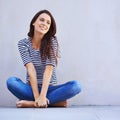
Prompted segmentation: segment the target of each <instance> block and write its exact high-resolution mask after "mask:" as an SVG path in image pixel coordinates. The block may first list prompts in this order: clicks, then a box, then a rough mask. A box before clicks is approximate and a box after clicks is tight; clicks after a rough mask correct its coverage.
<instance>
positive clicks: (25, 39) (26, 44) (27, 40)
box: [18, 38, 30, 46]
mask: <svg viewBox="0 0 120 120" xmlns="http://www.w3.org/2000/svg"><path fill="white" fill-rule="evenodd" d="M29 41H30V40H29V38H24V39H21V40H19V41H18V46H21V45H22V46H28V45H29Z"/></svg>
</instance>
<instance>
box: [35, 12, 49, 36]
mask: <svg viewBox="0 0 120 120" xmlns="http://www.w3.org/2000/svg"><path fill="white" fill-rule="evenodd" d="M50 25H51V18H50V16H49V15H48V14H46V13H42V14H40V15H39V16H38V18H37V19H36V21H35V22H34V23H33V26H34V32H37V33H40V34H43V35H44V34H46V33H47V32H48V31H49V28H50Z"/></svg>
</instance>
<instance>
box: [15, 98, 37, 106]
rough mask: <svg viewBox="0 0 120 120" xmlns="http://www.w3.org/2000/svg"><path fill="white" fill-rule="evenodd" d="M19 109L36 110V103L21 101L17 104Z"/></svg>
mask: <svg viewBox="0 0 120 120" xmlns="http://www.w3.org/2000/svg"><path fill="white" fill-rule="evenodd" d="M16 106H17V107H18V108H35V102H34V101H27V100H20V101H18V102H17V103H16Z"/></svg>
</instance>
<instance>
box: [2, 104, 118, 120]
mask: <svg viewBox="0 0 120 120" xmlns="http://www.w3.org/2000/svg"><path fill="white" fill-rule="evenodd" d="M0 119H1V120H120V106H71V107H68V108H47V109H45V108H43V109H42V108H41V109H40V108H15V107H9V108H8V107H6V108H5V107H1V108H0Z"/></svg>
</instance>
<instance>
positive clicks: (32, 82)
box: [27, 64, 39, 100]
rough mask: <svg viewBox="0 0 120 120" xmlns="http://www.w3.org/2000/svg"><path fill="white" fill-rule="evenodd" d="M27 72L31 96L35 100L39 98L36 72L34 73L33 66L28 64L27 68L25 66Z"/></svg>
mask: <svg viewBox="0 0 120 120" xmlns="http://www.w3.org/2000/svg"><path fill="white" fill-rule="evenodd" d="M27 72H28V75H29V78H30V85H31V87H32V91H33V95H34V98H35V100H36V99H37V98H38V97H39V91H38V82H37V77H36V71H35V68H34V66H33V64H29V67H28V66H27Z"/></svg>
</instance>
